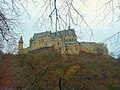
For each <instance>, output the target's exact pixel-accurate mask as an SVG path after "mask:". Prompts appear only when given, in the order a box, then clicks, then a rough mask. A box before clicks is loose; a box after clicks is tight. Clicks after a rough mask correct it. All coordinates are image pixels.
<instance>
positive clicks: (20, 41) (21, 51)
mask: <svg viewBox="0 0 120 90" xmlns="http://www.w3.org/2000/svg"><path fill="white" fill-rule="evenodd" d="M18 54H23V39H22V36H21V37H20V40H19V45H18Z"/></svg>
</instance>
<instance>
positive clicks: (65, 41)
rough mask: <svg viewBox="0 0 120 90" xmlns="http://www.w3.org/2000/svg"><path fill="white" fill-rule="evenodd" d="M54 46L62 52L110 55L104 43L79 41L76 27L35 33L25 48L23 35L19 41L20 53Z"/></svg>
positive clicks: (57, 50)
mask: <svg viewBox="0 0 120 90" xmlns="http://www.w3.org/2000/svg"><path fill="white" fill-rule="evenodd" d="M43 48H44V49H45V48H46V49H47V48H53V50H55V51H56V52H59V53H61V54H79V53H81V52H87V53H95V54H102V55H108V49H107V47H106V45H105V44H104V43H95V42H79V41H77V35H76V33H75V30H74V29H68V30H62V31H56V32H53V33H52V32H51V31H46V32H41V33H35V34H34V35H33V37H32V38H31V39H30V44H29V47H28V48H23V40H22V37H21V38H20V41H19V46H18V54H24V53H28V52H29V51H33V50H37V49H42V50H43Z"/></svg>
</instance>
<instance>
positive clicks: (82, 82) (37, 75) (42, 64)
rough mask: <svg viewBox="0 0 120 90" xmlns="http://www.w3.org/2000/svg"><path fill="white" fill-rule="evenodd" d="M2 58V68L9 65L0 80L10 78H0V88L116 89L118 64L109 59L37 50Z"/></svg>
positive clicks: (119, 80) (118, 85) (118, 86)
mask: <svg viewBox="0 0 120 90" xmlns="http://www.w3.org/2000/svg"><path fill="white" fill-rule="evenodd" d="M2 57H5V58H2V59H1V61H0V63H2V65H4V67H6V65H8V64H6V63H10V64H9V65H8V67H9V68H6V70H8V71H6V70H5V72H2V74H1V70H0V77H1V76H2V77H4V78H6V77H10V78H9V79H8V80H9V81H7V80H6V79H5V80H4V81H3V80H1V79H0V85H1V86H3V85H4V87H5V85H6V86H9V87H11V86H12V87H15V88H26V89H27V90H120V63H119V62H117V61H115V60H113V59H112V58H111V57H109V56H102V55H94V54H88V53H81V54H80V55H76V56H75V55H61V54H58V53H55V52H48V53H39V51H37V52H31V53H28V54H26V55H19V56H13V55H4V56H2ZM6 57H8V58H7V59H6ZM7 61H8V62H7ZM0 66H1V64H0ZM3 69H4V68H3ZM6 75H7V76H6ZM11 78H12V79H11ZM2 79H3V78H2ZM13 81H14V84H13ZM3 82H4V84H3Z"/></svg>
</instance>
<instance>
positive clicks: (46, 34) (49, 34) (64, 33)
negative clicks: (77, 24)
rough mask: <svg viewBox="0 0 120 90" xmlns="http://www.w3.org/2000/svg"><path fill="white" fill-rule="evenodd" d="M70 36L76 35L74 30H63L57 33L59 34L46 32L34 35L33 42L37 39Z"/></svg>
mask: <svg viewBox="0 0 120 90" xmlns="http://www.w3.org/2000/svg"><path fill="white" fill-rule="evenodd" d="M69 35H74V36H76V34H75V30H74V29H68V30H62V31H57V32H53V33H52V32H51V31H46V32H41V33H35V34H34V35H33V38H32V39H33V40H35V39H37V38H41V37H46V36H47V37H52V38H55V37H60V36H69Z"/></svg>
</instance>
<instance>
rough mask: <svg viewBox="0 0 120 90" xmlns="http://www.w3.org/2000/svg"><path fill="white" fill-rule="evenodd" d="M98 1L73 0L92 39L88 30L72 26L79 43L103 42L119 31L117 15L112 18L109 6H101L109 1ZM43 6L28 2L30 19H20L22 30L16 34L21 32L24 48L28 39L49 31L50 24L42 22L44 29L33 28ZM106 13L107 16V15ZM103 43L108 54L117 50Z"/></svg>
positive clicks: (27, 43) (47, 16)
mask: <svg viewBox="0 0 120 90" xmlns="http://www.w3.org/2000/svg"><path fill="white" fill-rule="evenodd" d="M59 1H61V0H58V2H57V6H58V7H59V6H60V5H61V4H62V3H61V2H59ZM82 1H85V2H82ZM98 1H99V2H97V0H81V2H80V1H79V0H78V1H77V0H75V2H74V6H75V8H76V9H77V10H78V11H79V13H80V14H82V16H83V18H84V19H85V21H86V22H87V24H88V25H89V26H90V28H91V29H92V32H93V34H92V38H91V40H90V36H91V34H90V32H89V30H79V28H78V27H74V25H71V28H74V29H75V31H76V33H77V35H78V38H79V39H78V40H79V41H95V42H104V41H105V40H106V39H107V38H109V37H111V36H112V35H113V34H115V33H116V32H118V31H119V22H116V21H117V19H118V18H117V15H116V16H113V13H112V12H110V7H109V6H107V7H105V6H103V4H104V3H105V2H107V1H109V0H98ZM43 4H44V3H42V2H41V3H39V4H38V5H37V7H36V6H35V5H34V4H33V3H32V2H29V4H28V13H29V14H30V18H28V17H26V16H25V17H23V18H22V19H21V20H22V21H21V22H22V24H23V30H21V31H18V32H21V34H20V35H22V36H23V40H24V47H28V46H29V39H30V38H31V37H32V36H33V34H34V33H36V32H43V31H49V29H48V28H47V25H48V26H49V25H50V23H48V22H47V25H46V22H45V24H44V21H43V25H45V27H39V28H35V23H36V22H37V19H38V18H39V16H41V14H42V13H43V11H44V8H45V7H42V6H43ZM102 6H103V7H102ZM101 7H102V8H101ZM109 12H110V13H109ZM47 13H48V15H45V16H44V19H45V18H49V14H50V12H49V11H47ZM74 13H75V12H73V15H74ZM107 13H109V14H108V15H107ZM105 16H106V17H105ZM104 17H105V18H104ZM113 17H114V22H113V21H112V20H113ZM103 18H104V19H103ZM23 19H24V20H23ZM44 19H43V20H44ZM111 22H112V23H111ZM81 26H82V25H81ZM81 31H82V33H81ZM112 40H113V39H112ZM105 43H106V44H107V46H108V48H109V52H112V51H114V50H115V49H116V48H118V46H117V47H115V46H116V44H113V46H112V45H111V42H110V41H107V42H105Z"/></svg>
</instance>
